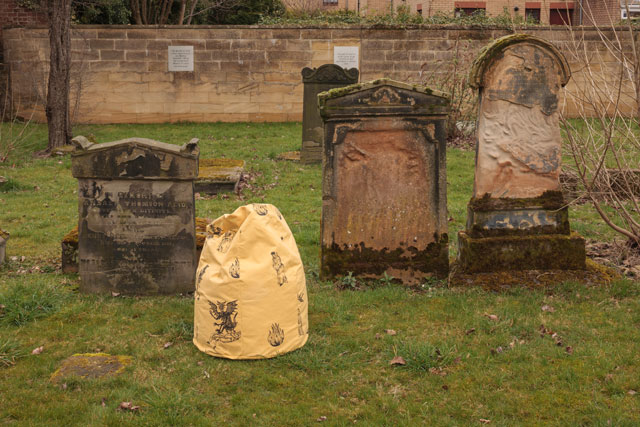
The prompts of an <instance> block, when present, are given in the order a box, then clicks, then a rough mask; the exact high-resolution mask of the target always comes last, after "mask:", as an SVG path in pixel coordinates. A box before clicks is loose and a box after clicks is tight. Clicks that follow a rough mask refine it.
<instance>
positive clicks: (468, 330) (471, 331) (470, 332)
mask: <svg viewBox="0 0 640 427" xmlns="http://www.w3.org/2000/svg"><path fill="white" fill-rule="evenodd" d="M475 331H476V328H471V329H467V331H466V332H465V335H471V334H472V333H474V332H475Z"/></svg>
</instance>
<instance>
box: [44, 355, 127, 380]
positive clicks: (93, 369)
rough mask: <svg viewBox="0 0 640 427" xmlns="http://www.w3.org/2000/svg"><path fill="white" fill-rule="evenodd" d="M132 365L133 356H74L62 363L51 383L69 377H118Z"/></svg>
mask: <svg viewBox="0 0 640 427" xmlns="http://www.w3.org/2000/svg"><path fill="white" fill-rule="evenodd" d="M130 363H131V356H111V355H110V354H106V353H86V354H74V355H73V356H71V357H68V358H66V359H65V360H63V361H62V364H61V366H60V368H58V370H56V371H55V372H54V373H53V374H52V375H51V382H54V383H56V382H59V381H61V380H62V379H64V378H67V377H80V378H102V377H106V376H113V375H118V374H120V373H122V372H123V371H124V369H125V368H126V367H127V366H128V365H129V364H130Z"/></svg>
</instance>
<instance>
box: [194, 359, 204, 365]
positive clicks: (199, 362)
mask: <svg viewBox="0 0 640 427" xmlns="http://www.w3.org/2000/svg"><path fill="white" fill-rule="evenodd" d="M196 364H197V365H198V366H202V365H204V363H203V362H202V360H198V363H196Z"/></svg>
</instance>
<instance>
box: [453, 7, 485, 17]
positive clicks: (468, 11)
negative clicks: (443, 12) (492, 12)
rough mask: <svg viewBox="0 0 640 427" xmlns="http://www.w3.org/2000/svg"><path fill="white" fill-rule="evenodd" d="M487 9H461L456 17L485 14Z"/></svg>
mask: <svg viewBox="0 0 640 427" xmlns="http://www.w3.org/2000/svg"><path fill="white" fill-rule="evenodd" d="M484 11H485V9H484V8H480V7H459V8H457V9H456V17H458V18H459V17H461V16H465V15H466V16H471V15H475V14H480V13H484Z"/></svg>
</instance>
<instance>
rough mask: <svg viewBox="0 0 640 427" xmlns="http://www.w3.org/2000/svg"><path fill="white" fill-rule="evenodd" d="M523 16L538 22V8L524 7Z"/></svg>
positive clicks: (529, 20)
mask: <svg viewBox="0 0 640 427" xmlns="http://www.w3.org/2000/svg"><path fill="white" fill-rule="evenodd" d="M524 18H525V19H526V20H527V21H528V22H536V23H540V9H539V8H538V9H525V10H524Z"/></svg>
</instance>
